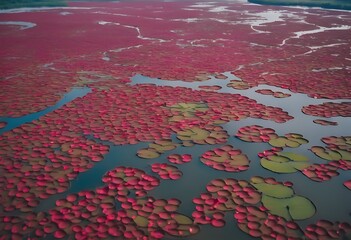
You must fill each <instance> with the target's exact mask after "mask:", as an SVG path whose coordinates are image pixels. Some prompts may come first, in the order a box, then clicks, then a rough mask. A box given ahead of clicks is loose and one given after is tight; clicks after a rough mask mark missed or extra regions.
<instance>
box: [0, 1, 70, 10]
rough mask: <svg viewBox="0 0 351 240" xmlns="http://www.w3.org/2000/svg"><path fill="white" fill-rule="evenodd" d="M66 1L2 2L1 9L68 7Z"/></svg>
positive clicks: (0, 3) (0, 2)
mask: <svg viewBox="0 0 351 240" xmlns="http://www.w3.org/2000/svg"><path fill="white" fill-rule="evenodd" d="M66 5H67V4H66V1H65V0H0V9H9V8H20V7H56V6H66Z"/></svg>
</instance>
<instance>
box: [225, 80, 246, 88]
mask: <svg viewBox="0 0 351 240" xmlns="http://www.w3.org/2000/svg"><path fill="white" fill-rule="evenodd" d="M227 87H231V88H234V89H237V90H246V89H249V88H251V87H250V85H249V84H248V83H247V82H242V81H237V80H231V81H230V83H228V84H227Z"/></svg>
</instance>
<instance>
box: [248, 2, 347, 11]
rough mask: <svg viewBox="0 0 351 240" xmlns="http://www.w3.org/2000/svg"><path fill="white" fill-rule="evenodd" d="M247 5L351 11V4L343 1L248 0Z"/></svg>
mask: <svg viewBox="0 0 351 240" xmlns="http://www.w3.org/2000/svg"><path fill="white" fill-rule="evenodd" d="M248 2H249V3H255V4H262V5H274V6H301V7H320V8H325V9H338V10H351V2H346V1H343V0H339V1H335V0H320V1H316V0H248Z"/></svg>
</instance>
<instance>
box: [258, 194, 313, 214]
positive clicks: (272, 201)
mask: <svg viewBox="0 0 351 240" xmlns="http://www.w3.org/2000/svg"><path fill="white" fill-rule="evenodd" d="M262 204H263V205H264V206H265V207H266V208H267V209H268V210H269V211H270V212H271V213H272V214H275V215H278V216H281V217H283V218H285V219H287V220H304V219H307V218H310V217H312V216H313V215H314V214H315V212H316V207H315V206H314V205H313V203H312V202H311V201H310V200H309V199H307V198H305V197H302V196H299V195H294V196H293V197H289V198H283V199H282V198H274V197H271V196H268V195H263V196H262Z"/></svg>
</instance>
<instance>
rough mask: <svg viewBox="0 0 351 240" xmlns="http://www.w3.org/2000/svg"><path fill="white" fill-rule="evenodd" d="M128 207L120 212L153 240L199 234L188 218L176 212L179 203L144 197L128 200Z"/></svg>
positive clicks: (191, 220)
mask: <svg viewBox="0 0 351 240" xmlns="http://www.w3.org/2000/svg"><path fill="white" fill-rule="evenodd" d="M128 202H129V204H128V207H127V208H125V209H124V210H120V211H119V212H122V213H123V214H124V215H125V216H126V217H128V218H129V219H130V220H131V221H132V222H134V223H135V224H136V226H137V227H138V229H139V231H140V230H142V231H143V232H145V234H149V235H150V236H151V237H152V238H154V239H161V238H164V237H165V235H166V234H169V235H171V236H175V237H187V236H190V235H194V234H196V233H198V232H199V227H198V226H197V225H196V224H195V223H194V221H193V219H191V218H190V217H188V216H186V215H184V214H181V213H179V212H177V209H178V208H179V206H180V203H181V202H180V201H179V200H178V199H175V198H171V199H168V200H167V199H154V198H153V197H145V198H140V199H128Z"/></svg>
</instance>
